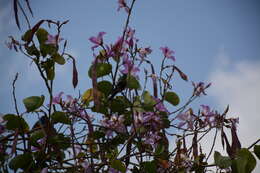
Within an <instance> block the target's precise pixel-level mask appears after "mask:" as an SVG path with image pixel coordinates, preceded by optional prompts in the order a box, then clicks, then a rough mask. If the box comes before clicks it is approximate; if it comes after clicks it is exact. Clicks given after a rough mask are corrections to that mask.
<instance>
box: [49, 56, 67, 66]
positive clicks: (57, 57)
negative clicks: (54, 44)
mask: <svg viewBox="0 0 260 173" xmlns="http://www.w3.org/2000/svg"><path fill="white" fill-rule="evenodd" d="M52 59H53V60H54V61H55V62H56V63H58V64H60V65H64V64H65V63H66V61H65V59H64V58H63V57H62V56H61V55H60V54H58V53H55V54H54V55H52Z"/></svg>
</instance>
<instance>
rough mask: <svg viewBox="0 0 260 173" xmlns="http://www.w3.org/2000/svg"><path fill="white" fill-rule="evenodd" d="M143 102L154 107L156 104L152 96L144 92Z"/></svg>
mask: <svg viewBox="0 0 260 173" xmlns="http://www.w3.org/2000/svg"><path fill="white" fill-rule="evenodd" d="M143 100H144V104H146V105H150V106H151V105H152V106H154V105H155V104H156V101H155V100H154V98H153V96H151V95H150V93H149V92H148V91H145V92H144V93H143Z"/></svg>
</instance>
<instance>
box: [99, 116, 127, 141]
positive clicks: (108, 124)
mask: <svg viewBox="0 0 260 173" xmlns="http://www.w3.org/2000/svg"><path fill="white" fill-rule="evenodd" d="M101 125H102V126H103V127H105V128H106V129H107V131H106V135H107V136H109V137H110V136H112V135H113V132H114V131H115V132H118V133H125V132H126V127H125V125H124V116H123V115H120V116H116V115H112V116H111V117H110V118H104V119H103V120H101Z"/></svg>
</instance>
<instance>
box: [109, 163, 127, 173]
mask: <svg viewBox="0 0 260 173" xmlns="http://www.w3.org/2000/svg"><path fill="white" fill-rule="evenodd" d="M111 167H112V168H114V169H116V170H118V171H121V172H122V173H123V172H126V167H125V165H124V163H123V162H121V161H120V160H113V161H112V163H111Z"/></svg>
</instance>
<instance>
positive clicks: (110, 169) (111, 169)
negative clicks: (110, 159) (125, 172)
mask: <svg viewBox="0 0 260 173" xmlns="http://www.w3.org/2000/svg"><path fill="white" fill-rule="evenodd" d="M108 173H121V171H118V170H116V169H114V168H109V170H108Z"/></svg>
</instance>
